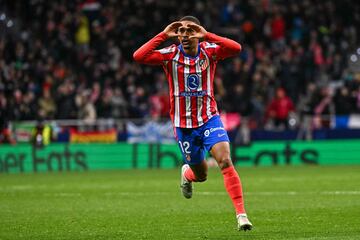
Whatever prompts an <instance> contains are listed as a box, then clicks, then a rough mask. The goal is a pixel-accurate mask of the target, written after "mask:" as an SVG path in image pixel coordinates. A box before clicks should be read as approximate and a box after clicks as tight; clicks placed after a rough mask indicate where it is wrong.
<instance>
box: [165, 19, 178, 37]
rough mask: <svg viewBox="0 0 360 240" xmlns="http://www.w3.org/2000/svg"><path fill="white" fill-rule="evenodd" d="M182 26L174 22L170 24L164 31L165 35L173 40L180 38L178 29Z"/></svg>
mask: <svg viewBox="0 0 360 240" xmlns="http://www.w3.org/2000/svg"><path fill="white" fill-rule="evenodd" d="M180 26H182V23H181V22H173V23H170V24H169V25H168V26H167V27H166V28H165V29H164V31H163V32H164V33H165V34H166V36H167V37H168V38H172V37H177V36H178V33H177V31H178V29H179V27H180Z"/></svg>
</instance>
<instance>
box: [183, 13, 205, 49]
mask: <svg viewBox="0 0 360 240" xmlns="http://www.w3.org/2000/svg"><path fill="white" fill-rule="evenodd" d="M179 21H180V22H181V23H182V26H181V27H179V29H178V33H179V41H180V43H181V44H182V46H183V48H184V49H185V50H189V49H191V48H197V45H198V44H199V39H197V38H191V39H190V38H189V36H191V35H192V34H194V31H193V29H191V28H189V27H188V26H187V25H188V24H193V23H195V24H197V25H200V21H199V19H197V18H196V17H194V16H184V17H182V18H181V19H180V20H179Z"/></svg>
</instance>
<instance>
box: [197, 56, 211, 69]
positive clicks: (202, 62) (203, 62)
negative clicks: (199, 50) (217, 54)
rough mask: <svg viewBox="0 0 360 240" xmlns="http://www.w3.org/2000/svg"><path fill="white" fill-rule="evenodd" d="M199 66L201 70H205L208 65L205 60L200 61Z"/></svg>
mask: <svg viewBox="0 0 360 240" xmlns="http://www.w3.org/2000/svg"><path fill="white" fill-rule="evenodd" d="M199 64H200V68H201V70H205V69H206V68H207V67H208V66H209V63H208V61H207V59H206V58H203V59H200V61H199Z"/></svg>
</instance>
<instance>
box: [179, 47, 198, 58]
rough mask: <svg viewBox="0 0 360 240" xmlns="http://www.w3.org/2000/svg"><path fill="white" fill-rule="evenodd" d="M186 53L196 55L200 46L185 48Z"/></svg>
mask: <svg viewBox="0 0 360 240" xmlns="http://www.w3.org/2000/svg"><path fill="white" fill-rule="evenodd" d="M183 50H184V52H185V53H186V55H189V56H191V57H196V56H197V54H198V51H199V48H198V47H194V48H190V49H183Z"/></svg>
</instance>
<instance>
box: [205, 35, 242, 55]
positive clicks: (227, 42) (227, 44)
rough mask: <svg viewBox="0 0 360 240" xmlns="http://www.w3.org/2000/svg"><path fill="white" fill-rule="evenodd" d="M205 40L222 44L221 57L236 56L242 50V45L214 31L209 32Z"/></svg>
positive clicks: (219, 52)
mask: <svg viewBox="0 0 360 240" xmlns="http://www.w3.org/2000/svg"><path fill="white" fill-rule="evenodd" d="M205 41H208V42H211V43H216V44H217V45H219V46H220V48H219V51H218V54H219V55H220V56H219V57H220V58H226V57H230V56H234V55H236V54H238V53H239V52H240V51H241V45H240V44H239V43H237V42H236V41H234V40H231V39H229V38H225V37H221V36H218V35H216V34H214V33H210V32H208V33H207V34H206V35H205Z"/></svg>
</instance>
